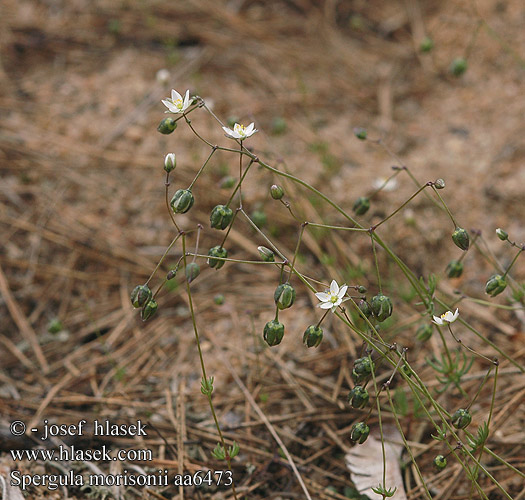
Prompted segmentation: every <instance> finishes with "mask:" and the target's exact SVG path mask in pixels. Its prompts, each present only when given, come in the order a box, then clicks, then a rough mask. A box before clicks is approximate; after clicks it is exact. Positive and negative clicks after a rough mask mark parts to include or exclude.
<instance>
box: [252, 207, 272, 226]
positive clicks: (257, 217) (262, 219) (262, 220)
mask: <svg viewBox="0 0 525 500" xmlns="http://www.w3.org/2000/svg"><path fill="white" fill-rule="evenodd" d="M250 219H252V221H253V223H254V224H255V225H256V226H257V227H258V228H259V229H260V228H261V227H264V226H266V223H267V222H268V217H266V214H265V213H264V212H263V211H262V210H254V211H253V212H252V213H251V215H250Z"/></svg>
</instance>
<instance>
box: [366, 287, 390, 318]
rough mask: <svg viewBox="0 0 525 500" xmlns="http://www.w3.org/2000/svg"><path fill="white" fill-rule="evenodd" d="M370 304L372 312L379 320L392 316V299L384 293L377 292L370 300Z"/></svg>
mask: <svg viewBox="0 0 525 500" xmlns="http://www.w3.org/2000/svg"><path fill="white" fill-rule="evenodd" d="M370 304H371V306H372V312H373V313H374V316H375V317H376V318H377V320H378V321H379V322H381V321H385V319H387V318H389V317H390V316H392V309H393V306H392V301H391V300H390V298H389V297H387V296H386V295H383V294H382V293H378V294H377V295H375V296H374V297H372V300H371V302H370Z"/></svg>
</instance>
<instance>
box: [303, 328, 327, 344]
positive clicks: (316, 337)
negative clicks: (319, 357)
mask: <svg viewBox="0 0 525 500" xmlns="http://www.w3.org/2000/svg"><path fill="white" fill-rule="evenodd" d="M322 340H323V329H322V328H321V327H320V326H315V325H310V326H309V327H308V328H307V329H306V330H305V331H304V335H303V344H304V345H305V346H307V347H317V346H318V345H319V344H320V343H321V341H322Z"/></svg>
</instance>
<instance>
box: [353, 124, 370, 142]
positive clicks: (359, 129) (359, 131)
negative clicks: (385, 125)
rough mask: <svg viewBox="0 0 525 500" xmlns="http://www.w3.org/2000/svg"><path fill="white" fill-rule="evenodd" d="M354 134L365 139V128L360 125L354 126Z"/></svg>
mask: <svg viewBox="0 0 525 500" xmlns="http://www.w3.org/2000/svg"><path fill="white" fill-rule="evenodd" d="M354 135H355V136H356V137H357V138H358V139H361V140H362V141H364V140H365V139H366V136H367V133H366V129H364V128H362V127H356V128H354Z"/></svg>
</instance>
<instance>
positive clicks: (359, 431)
mask: <svg viewBox="0 0 525 500" xmlns="http://www.w3.org/2000/svg"><path fill="white" fill-rule="evenodd" d="M369 434H370V427H368V425H366V424H365V423H364V422H357V423H356V424H354V425H352V429H351V430H350V439H351V440H352V441H353V442H354V443H358V444H363V443H364V442H365V441H366V440H367V438H368V435H369Z"/></svg>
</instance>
